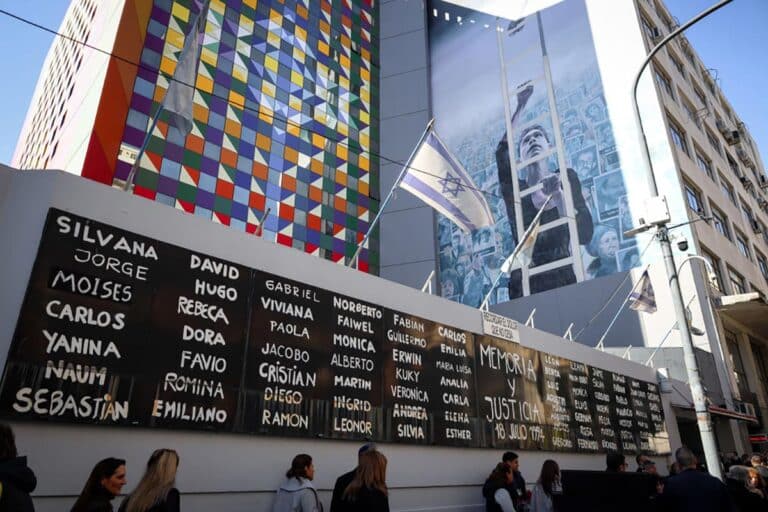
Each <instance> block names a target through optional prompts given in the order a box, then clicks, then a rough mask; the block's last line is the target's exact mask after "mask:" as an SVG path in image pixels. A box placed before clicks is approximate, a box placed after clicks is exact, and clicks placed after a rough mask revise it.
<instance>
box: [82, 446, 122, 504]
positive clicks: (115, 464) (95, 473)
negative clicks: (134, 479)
mask: <svg viewBox="0 0 768 512" xmlns="http://www.w3.org/2000/svg"><path fill="white" fill-rule="evenodd" d="M124 485H125V461H124V460H123V459H116V458H114V457H108V458H106V459H104V460H101V461H99V462H98V463H97V464H96V465H95V466H94V467H93V470H92V471H91V475H90V476H89V477H88V480H87V481H86V482H85V487H83V492H81V493H80V496H79V497H78V498H77V501H76V502H75V505H74V506H73V507H72V511H71V512H112V510H113V508H112V500H113V499H115V496H117V495H118V494H120V491H121V490H122V489H123V486H124Z"/></svg>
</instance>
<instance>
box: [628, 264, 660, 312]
mask: <svg viewBox="0 0 768 512" xmlns="http://www.w3.org/2000/svg"><path fill="white" fill-rule="evenodd" d="M629 307H630V309H634V310H635V311H644V312H646V313H655V312H656V293H655V292H654V291H653V285H652V284H651V277H650V276H649V275H648V270H646V271H645V272H643V276H642V277H641V278H640V283H639V286H637V287H635V290H633V291H632V293H631V294H630V295H629Z"/></svg>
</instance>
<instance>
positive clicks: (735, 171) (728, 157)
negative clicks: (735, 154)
mask: <svg viewBox="0 0 768 512" xmlns="http://www.w3.org/2000/svg"><path fill="white" fill-rule="evenodd" d="M725 159H726V160H728V167H730V168H731V172H732V173H733V174H734V176H736V177H737V178H741V171H740V170H739V164H737V163H736V161H735V160H734V159H733V158H732V157H731V155H729V154H728V153H726V154H725Z"/></svg>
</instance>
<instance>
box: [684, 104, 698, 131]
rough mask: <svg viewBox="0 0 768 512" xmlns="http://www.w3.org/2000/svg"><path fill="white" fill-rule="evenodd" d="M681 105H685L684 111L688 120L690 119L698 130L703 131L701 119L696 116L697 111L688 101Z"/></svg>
mask: <svg viewBox="0 0 768 512" xmlns="http://www.w3.org/2000/svg"><path fill="white" fill-rule="evenodd" d="M681 103H682V104H683V110H685V115H687V116H688V119H690V120H691V122H692V123H693V124H695V125H696V127H697V128H699V129H701V120H700V119H699V116H698V115H696V109H694V108H693V107H692V106H691V104H690V103H688V100H686V99H683V100H682V102H681Z"/></svg>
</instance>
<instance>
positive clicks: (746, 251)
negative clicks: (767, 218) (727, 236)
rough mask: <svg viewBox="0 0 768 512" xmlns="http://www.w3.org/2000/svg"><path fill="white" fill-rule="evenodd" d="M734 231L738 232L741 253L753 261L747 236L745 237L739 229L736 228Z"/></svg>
mask: <svg viewBox="0 0 768 512" xmlns="http://www.w3.org/2000/svg"><path fill="white" fill-rule="evenodd" d="M734 231H735V232H736V247H738V248H739V252H740V253H741V255H742V256H744V257H745V258H747V259H748V260H750V261H752V253H751V252H750V250H749V244H748V243H747V237H745V236H744V234H743V233H740V232H739V231H738V230H734Z"/></svg>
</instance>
